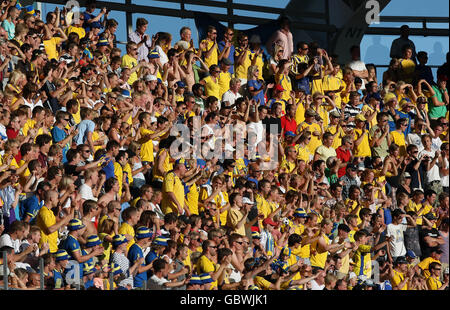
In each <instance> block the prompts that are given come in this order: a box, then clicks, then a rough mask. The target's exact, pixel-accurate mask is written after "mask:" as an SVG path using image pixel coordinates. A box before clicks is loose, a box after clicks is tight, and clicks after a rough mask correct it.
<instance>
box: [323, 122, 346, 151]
mask: <svg viewBox="0 0 450 310" xmlns="http://www.w3.org/2000/svg"><path fill="white" fill-rule="evenodd" d="M336 131H337V125H328V127H327V128H326V129H325V132H329V133H331V134H332V135H334V134H335V133H336ZM344 136H345V132H344V130H343V129H342V127H339V133H338V134H337V135H336V136H335V137H334V140H333V144H332V145H331V146H332V147H333V148H334V149H337V148H338V147H340V146H341V145H342V138H343V137H344Z"/></svg>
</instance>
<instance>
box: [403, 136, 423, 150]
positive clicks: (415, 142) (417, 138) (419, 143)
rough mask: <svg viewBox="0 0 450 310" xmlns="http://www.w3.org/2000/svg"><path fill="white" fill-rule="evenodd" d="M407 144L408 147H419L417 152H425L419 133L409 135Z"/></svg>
mask: <svg viewBox="0 0 450 310" xmlns="http://www.w3.org/2000/svg"><path fill="white" fill-rule="evenodd" d="M406 142H407V143H408V145H410V144H413V145H415V146H417V150H418V151H419V152H420V151H422V150H423V145H422V139H421V138H420V135H419V134H417V133H414V132H411V133H409V134H408V136H407V137H406Z"/></svg>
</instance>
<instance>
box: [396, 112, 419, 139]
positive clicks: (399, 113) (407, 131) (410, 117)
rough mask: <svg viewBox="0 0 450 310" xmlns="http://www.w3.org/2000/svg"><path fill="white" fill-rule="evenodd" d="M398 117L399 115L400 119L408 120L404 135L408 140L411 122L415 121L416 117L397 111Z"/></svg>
mask: <svg viewBox="0 0 450 310" xmlns="http://www.w3.org/2000/svg"><path fill="white" fill-rule="evenodd" d="M397 115H399V116H400V118H407V119H408V127H406V130H405V131H403V134H404V135H405V138H406V137H407V136H408V134H409V133H411V121H412V120H413V119H414V117H415V115H414V114H413V113H411V112H409V113H404V112H402V111H397Z"/></svg>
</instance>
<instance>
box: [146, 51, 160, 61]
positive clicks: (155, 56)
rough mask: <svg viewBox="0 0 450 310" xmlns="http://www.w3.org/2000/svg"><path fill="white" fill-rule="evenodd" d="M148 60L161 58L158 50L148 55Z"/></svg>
mask: <svg viewBox="0 0 450 310" xmlns="http://www.w3.org/2000/svg"><path fill="white" fill-rule="evenodd" d="M148 58H149V59H154V58H159V53H158V52H157V51H156V50H153V51H151V52H150V53H149V54H148Z"/></svg>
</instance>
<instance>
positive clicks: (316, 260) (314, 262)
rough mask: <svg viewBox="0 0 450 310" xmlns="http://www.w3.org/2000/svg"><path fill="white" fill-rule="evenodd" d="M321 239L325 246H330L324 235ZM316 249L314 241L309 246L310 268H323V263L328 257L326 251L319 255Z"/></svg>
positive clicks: (316, 245) (316, 244)
mask: <svg viewBox="0 0 450 310" xmlns="http://www.w3.org/2000/svg"><path fill="white" fill-rule="evenodd" d="M322 237H323V239H324V240H325V243H326V244H330V239H329V238H328V237H327V236H326V235H325V234H323V235H322ZM317 249H318V241H315V242H313V243H312V244H311V252H312V254H311V266H313V267H320V268H325V263H326V261H327V257H328V251H325V252H322V253H319V252H318V251H317Z"/></svg>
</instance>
